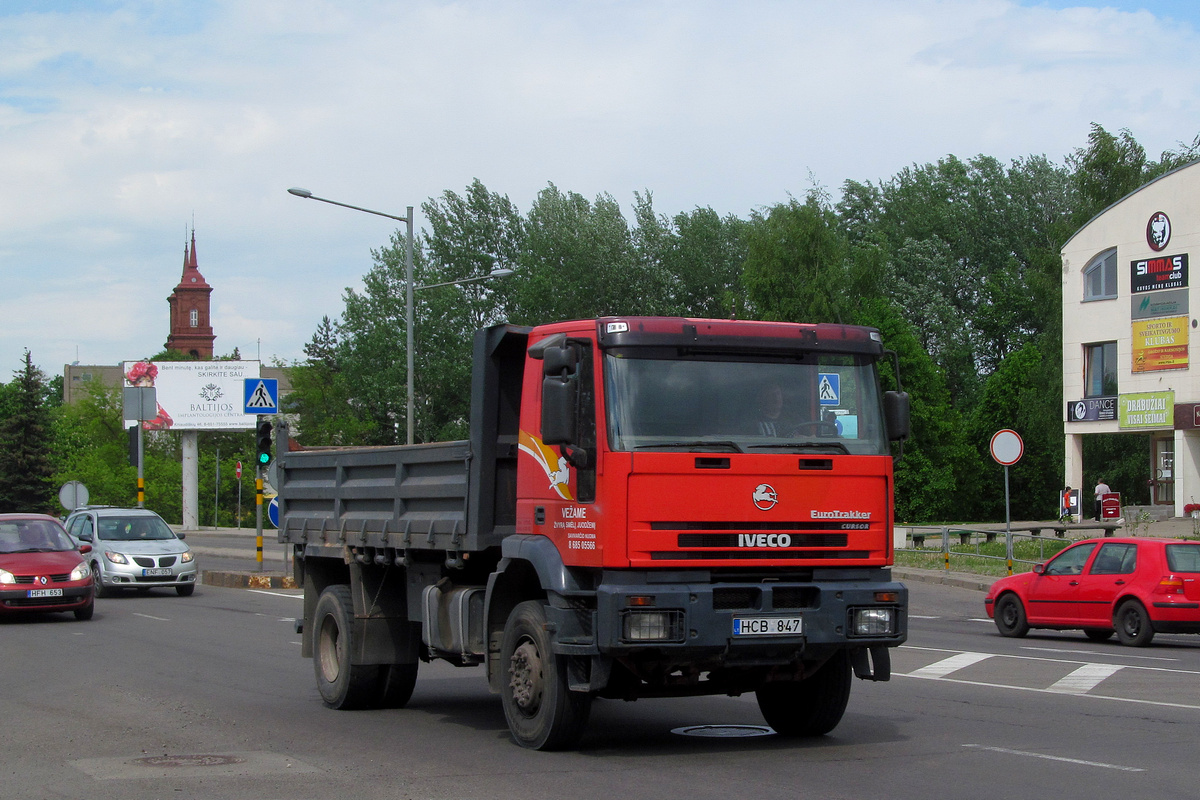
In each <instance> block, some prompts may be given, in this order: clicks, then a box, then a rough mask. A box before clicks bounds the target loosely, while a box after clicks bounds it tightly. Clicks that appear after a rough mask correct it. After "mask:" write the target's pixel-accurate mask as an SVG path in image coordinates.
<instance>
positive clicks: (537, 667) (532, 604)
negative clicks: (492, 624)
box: [500, 600, 592, 750]
mask: <svg viewBox="0 0 1200 800" xmlns="http://www.w3.org/2000/svg"><path fill="white" fill-rule="evenodd" d="M500 664H501V668H502V669H503V670H504V675H503V676H502V681H501V689H500V697H501V699H502V701H503V704H504V716H505V718H506V719H507V720H508V729H509V731H511V732H512V736H513V739H515V740H516V742H517V744H519V745H521V746H522V747H528V748H530V749H532V750H561V749H563V748H566V747H571V746H572V745H574V744H575V743H576V742H578V741H579V737H580V736H582V735H583V730H584V728H586V727H587V721H588V715H589V714H590V713H591V710H592V697H591V695H589V694H587V693H586V692H572V691H571V690H570V689H569V688H568V686H567V674H566V659H565V658H564V657H563V656H557V655H555V654H554V653H553V652H551V650H550V636H549V635H548V634H547V633H546V609H545V606H543V605H542V603H541V602H539V601H536V600H527V601H525V602H523V603H520V604H518V605H517V607H516V608H514V609H513V610H512V613H511V614H509V615H508V622H506V623H505V625H504V636H503V637H502V639H501V642H500Z"/></svg>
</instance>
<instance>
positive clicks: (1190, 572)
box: [983, 538, 1200, 647]
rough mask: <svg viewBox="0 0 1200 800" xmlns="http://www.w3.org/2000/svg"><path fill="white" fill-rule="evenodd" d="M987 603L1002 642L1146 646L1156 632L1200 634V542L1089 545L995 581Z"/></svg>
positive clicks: (1100, 541)
mask: <svg viewBox="0 0 1200 800" xmlns="http://www.w3.org/2000/svg"><path fill="white" fill-rule="evenodd" d="M983 602H984V605H985V607H986V608H987V613H988V616H989V617H992V618H993V619H994V620H995V621H996V627H997V628H998V629H999V631H1000V633H1001V635H1003V636H1024V635H1025V634H1026V633H1028V632H1029V629H1030V628H1051V629H1055V630H1068V629H1071V628H1082V629H1083V632H1084V634H1085V635H1087V637H1088V638H1089V639H1092V640H1094V641H1098V642H1100V641H1104V640H1105V639H1107V638H1109V637H1110V636H1112V635H1113V632H1114V631H1115V632H1116V634H1117V638H1118V639H1120V640H1121V643H1122V644H1128V645H1133V646H1135V647H1142V646H1145V645H1148V644H1150V641H1151V640H1152V639H1153V638H1154V634H1155V633H1200V542H1186V541H1181V540H1178V539H1132V538H1131V539H1086V540H1084V541H1081V542H1076V543H1075V544H1073V545H1071V546H1070V547H1068V548H1067V549H1065V550H1063V551H1062V552H1061V553H1059V554H1058V555H1056V556H1055V557H1054V558H1052V559H1050V560H1049V561H1047V562H1046V563H1045V564H1038V565H1037V566H1035V567H1034V568H1033V571H1032V572H1025V573H1022V574H1020V575H1011V576H1009V577H1007V578H1001V579H1000V580H998V581H996V582H995V583H994V584H992V588H991V589H990V590H988V594H987V597H986V598H985V599H984V601H983Z"/></svg>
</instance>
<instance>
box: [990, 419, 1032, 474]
mask: <svg viewBox="0 0 1200 800" xmlns="http://www.w3.org/2000/svg"><path fill="white" fill-rule="evenodd" d="M990 449H991V451H992V458H994V459H996V463H998V464H1003V465H1004V466H1006V467H1011V466H1012V465H1013V464H1015V463H1017V462H1018V461H1020V460H1021V456H1023V455H1024V454H1025V442H1024V441H1022V440H1021V435H1020V434H1019V433H1017V432H1016V431H1012V430H1009V429H1008V428H1004V429H1002V430H998V431H996V432H995V433H993V434H992V443H991V446H990Z"/></svg>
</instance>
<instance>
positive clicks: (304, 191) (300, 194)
mask: <svg viewBox="0 0 1200 800" xmlns="http://www.w3.org/2000/svg"><path fill="white" fill-rule="evenodd" d="M288 194H294V195H296V197H312V192H310V191H309V190H308V189H297V188H296V187H295V186H293V187H292V188H291V189H288Z"/></svg>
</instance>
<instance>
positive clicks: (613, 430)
mask: <svg viewBox="0 0 1200 800" xmlns="http://www.w3.org/2000/svg"><path fill="white" fill-rule="evenodd" d="M604 367H605V369H604V380H605V386H606V395H607V408H608V434H609V446H610V447H611V448H612V449H613V450H663V451H671V450H687V451H697V452H700V451H706V450H708V451H714V452H797V453H812V452H824V453H833V454H837V453H841V454H855V455H883V454H887V453H888V452H889V448H888V442H887V434H886V431H885V430H884V424H883V417H882V413H881V410H880V409H881V403H880V394H879V381H878V378H877V375H876V372H875V363H874V360H873V359H871V358H870V357H869V356H863V355H856V354H843V353H832V354H831V353H821V354H816V353H810V354H806V355H804V356H803V357H800V358H792V359H790V360H787V361H782V360H763V361H731V360H719V359H716V358H700V357H697V358H686V359H666V358H657V357H655V358H640V357H638V354H637V353H636V351H635V350H633V348H629V349H623V350H622V351H621V352H619V353H612V352H610V353H608V354H606V356H605V361H604Z"/></svg>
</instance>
